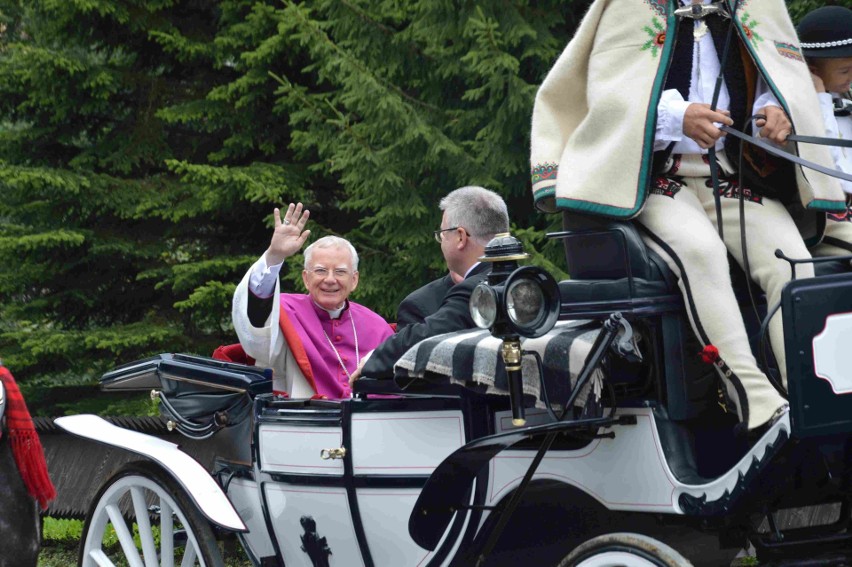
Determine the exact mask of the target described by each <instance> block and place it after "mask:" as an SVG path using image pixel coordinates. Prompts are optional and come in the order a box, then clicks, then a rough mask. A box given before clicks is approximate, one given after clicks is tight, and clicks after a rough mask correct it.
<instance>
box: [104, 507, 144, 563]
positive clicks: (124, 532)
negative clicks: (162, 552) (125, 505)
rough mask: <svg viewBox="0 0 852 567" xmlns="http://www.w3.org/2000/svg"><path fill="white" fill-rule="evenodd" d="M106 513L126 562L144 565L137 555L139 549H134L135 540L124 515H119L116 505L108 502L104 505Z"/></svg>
mask: <svg viewBox="0 0 852 567" xmlns="http://www.w3.org/2000/svg"><path fill="white" fill-rule="evenodd" d="M106 513H107V514H108V515H109V519H110V521H111V522H112V527H113V528H115V535H117V536H118V541H119V543H120V544H121V549H122V551H124V556H125V557H126V558H127V563H129V564H130V567H145V564H144V563H142V558H141V557H139V550H138V549H136V542H135V541H133V534H131V533H130V530H129V529H127V524H126V523H124V517H123V516H122V515H121V511H120V510H119V509H118V506H116V505H115V504H110V505H109V506H107V507H106Z"/></svg>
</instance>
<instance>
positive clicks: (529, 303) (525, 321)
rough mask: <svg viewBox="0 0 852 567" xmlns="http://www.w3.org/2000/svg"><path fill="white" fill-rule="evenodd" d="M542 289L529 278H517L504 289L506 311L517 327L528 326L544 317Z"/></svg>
mask: <svg viewBox="0 0 852 567" xmlns="http://www.w3.org/2000/svg"><path fill="white" fill-rule="evenodd" d="M544 307H545V298H544V291H543V290H542V289H541V286H540V285H539V283H538V282H537V281H535V280H531V279H526V278H525V279H519V280H516V281H514V282H512V283H511V284H510V285H509V289H508V290H507V291H506V312H507V313H508V314H509V319H511V320H512V322H513V323H514V324H515V325H518V326H519V327H525V328H530V327H532V326H534V325H535V324H537V323H538V321H539V320H540V319H541V318H543V317H544V315H545V313H544Z"/></svg>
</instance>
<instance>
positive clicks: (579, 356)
mask: <svg viewBox="0 0 852 567" xmlns="http://www.w3.org/2000/svg"><path fill="white" fill-rule="evenodd" d="M600 329H601V326H600V323H599V322H593V321H560V322H558V323H557V324H556V326H555V327H554V328H553V329H552V330H551V331H550V332H549V333H547V334H546V335H544V336H542V337H539V338H537V339H522V340H521V349H522V350H523V351H524V352H529V351H532V352H537V353H538V354H539V356H540V357H541V359H542V362H543V367H544V379H545V384H546V386H547V395H548V398H549V399H550V402H551V404H561V403H564V402H565V400H567V399H568V396H569V394H570V393H571V388H572V385H573V384H574V382H575V381H576V379H577V376H578V375H579V374H580V372H581V371H582V369H583V363H584V362H585V360H586V357H587V356H588V354H589V351H590V350H591V347H592V344H593V343H594V341H595V338H596V337H597V336H598V333H599V332H600ZM500 344H501V341H500V339H497V338H495V337H492V336H491V334H490V333H489V331H488V330H487V329H472V330H469V331H459V332H457V333H448V334H445V335H438V336H435V337H431V338H429V339H426V340H424V341H422V342H420V343H418V344H417V345H416V346H414V347H412V348H411V349H410V350H409V351H408V352H407V353H405V355H403V357H402V358H401V359H399V360H398V361H397V363H396V365H395V366H394V371H395V373H396V375H397V376H398V377H408V378H423V379H426V380H429V381H432V382H435V381H439V382H444V383H447V382H449V383H451V384H460V385H463V386H465V387H468V388H471V389H473V390H475V391H478V392H480V393H486V394H502V395H508V388H507V380H506V368H505V366H504V364H503V359H502V357H501V356H500ZM521 366H522V372H523V376H524V394H526V395H529V396H533V397H535V399H536V400H537V405H541V397H542V394H541V380H540V379H539V370H538V364H537V362H536V360H535V357H534V356H532V355H530V354H525V355H524V357H523V360H522V363H521ZM583 397H584V396H583ZM578 402H579V403H578V405H582V400H578Z"/></svg>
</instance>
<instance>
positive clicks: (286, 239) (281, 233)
mask: <svg viewBox="0 0 852 567" xmlns="http://www.w3.org/2000/svg"><path fill="white" fill-rule="evenodd" d="M273 214H274V216H275V229H274V230H273V231H272V241H271V242H270V243H269V249H267V251H266V265H267V266H275V265H276V264H280V263H281V262H283V261H284V260H286V259H287V258H289V257H290V256H292V255H293V254H295V253H296V252H298V251H299V250H301V248H302V246H303V245H304V244H305V241H306V240H307V239H308V236H310V235H311V231H310V230H305V225H306V224H307V223H308V217H310V216H311V213H310V211H308V210H307V209H304V210H303V208H302V203H297V204H295V205H294V204H293V203H290V206H289V207H287V212H286V213H285V214H284V218H283V219H282V218H281V211H279V210H278V209H277V208H276V209H275V210H274V211H273Z"/></svg>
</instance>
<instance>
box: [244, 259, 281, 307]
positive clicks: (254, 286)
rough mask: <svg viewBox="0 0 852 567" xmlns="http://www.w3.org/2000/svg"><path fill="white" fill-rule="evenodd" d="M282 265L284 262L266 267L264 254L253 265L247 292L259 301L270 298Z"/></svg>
mask: <svg viewBox="0 0 852 567" xmlns="http://www.w3.org/2000/svg"><path fill="white" fill-rule="evenodd" d="M283 265H284V262H280V263H278V264H275V265H274V266H267V265H266V253H264V254H263V256H261V257H260V260H258V261H257V262H256V263H255V265H254V270H252V272H251V277H250V278H249V291H251V292H252V293H253V294H254V295H255V296H256V297H259V298H261V299H265V298H267V297H272V294H273V293H275V282H276V280H277V279H278V274H279V273H280V272H281V266H283Z"/></svg>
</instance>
